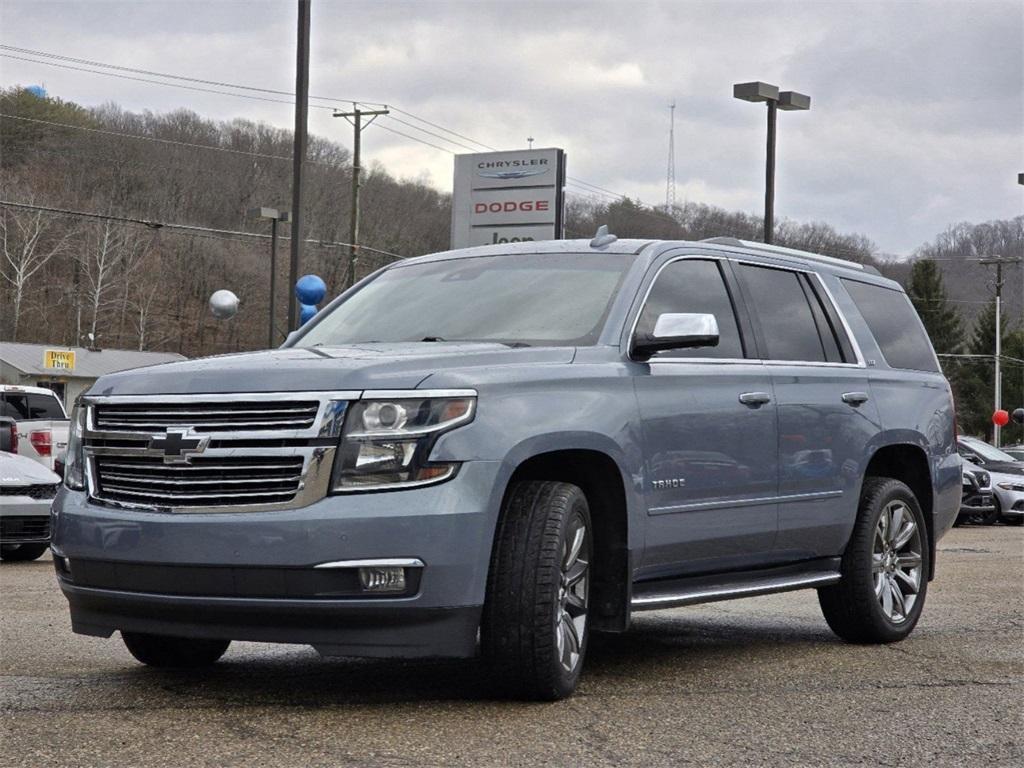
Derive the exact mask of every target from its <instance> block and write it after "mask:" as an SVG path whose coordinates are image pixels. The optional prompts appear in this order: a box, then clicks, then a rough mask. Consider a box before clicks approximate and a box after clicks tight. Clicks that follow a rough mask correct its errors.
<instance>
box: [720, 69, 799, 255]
mask: <svg viewBox="0 0 1024 768" xmlns="http://www.w3.org/2000/svg"><path fill="white" fill-rule="evenodd" d="M732 95H733V97H734V98H737V99H740V100H741V101H754V102H758V101H763V102H765V104H767V105H768V146H767V151H766V158H765V169H764V241H765V242H766V243H771V242H773V240H774V239H775V119H776V113H777V111H778V110H780V109H782V110H786V111H795V110H807V109H810V108H811V97H810V96H807V95H805V94H802V93H797V92H796V91H782V92H781V93H780V92H779V87H778V86H777V85H772V84H771V83H762V82H754V83H737V84H736V85H734V86H733V87H732Z"/></svg>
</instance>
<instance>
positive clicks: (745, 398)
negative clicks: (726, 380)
mask: <svg viewBox="0 0 1024 768" xmlns="http://www.w3.org/2000/svg"><path fill="white" fill-rule="evenodd" d="M771 400H772V396H771V395H769V394H768V393H767V392H744V393H743V394H742V395H740V402H741V403H743V404H744V405H751V406H754V407H757V406H759V405H764V404H765V403H770V402H771Z"/></svg>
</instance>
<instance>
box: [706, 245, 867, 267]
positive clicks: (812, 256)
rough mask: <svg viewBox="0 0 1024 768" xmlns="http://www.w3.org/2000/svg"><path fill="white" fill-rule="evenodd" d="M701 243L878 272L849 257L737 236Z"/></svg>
mask: <svg viewBox="0 0 1024 768" xmlns="http://www.w3.org/2000/svg"><path fill="white" fill-rule="evenodd" d="M701 242H702V243H714V244H715V245H732V246H737V247H743V248H749V249H750V250H752V251H764V252H765V253H774V254H777V255H779V256H789V257H791V258H794V259H806V260H808V261H821V262H824V263H826V264H835V265H837V266H840V267H849V268H850V269H860V270H865V271H871V272H874V273H875V274H878V270H876V269H875V268H874V267H870V266H869V265H865V264H860V263H858V262H856V261H850V260H849V259H837V258H836V257H835V256H823V255H822V254H820V253H811V252H810V251H800V250H797V249H796V248H784V247H782V246H781V245H770V244H768V243H756V242H754V241H752V240H740V239H739V238H738V237H707V238H704V239H703V240H701Z"/></svg>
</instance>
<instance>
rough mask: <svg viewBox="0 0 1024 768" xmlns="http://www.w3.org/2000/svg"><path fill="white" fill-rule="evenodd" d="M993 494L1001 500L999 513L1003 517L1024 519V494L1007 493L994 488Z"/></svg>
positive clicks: (1018, 492)
mask: <svg viewBox="0 0 1024 768" xmlns="http://www.w3.org/2000/svg"><path fill="white" fill-rule="evenodd" d="M992 491H993V493H994V494H995V495H996V498H998V499H999V512H1000V514H1002V516H1003V517H1024V492H1022V491H1007V490H1004V489H1002V488H999V487H998V486H993V489H992Z"/></svg>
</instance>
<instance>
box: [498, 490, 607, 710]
mask: <svg viewBox="0 0 1024 768" xmlns="http://www.w3.org/2000/svg"><path fill="white" fill-rule="evenodd" d="M592 551H593V534H592V528H591V522H590V510H589V507H588V505H587V499H586V496H585V495H584V494H583V491H582V490H580V489H579V488H578V487H577V486H575V485H571V484H569V483H561V482H554V481H524V482H519V483H516V484H515V485H513V486H512V488H510V490H509V493H508V496H507V500H506V502H505V506H504V509H503V510H502V517H501V523H500V525H499V529H498V533H497V537H496V541H495V544H494V553H493V556H492V558H491V571H490V575H489V577H488V585H487V602H486V605H485V606H484V616H483V622H482V641H483V651H484V656H485V658H486V659H487V661H488V663H489V665H490V667H491V669H492V671H493V672H494V673H495V675H496V677H497V678H498V681H499V682H500V684H501V685H502V686H503V687H504V688H505V689H506V690H508V691H509V692H510V693H512V694H514V695H518V696H522V697H525V698H530V699H541V700H546V701H551V700H555V699H561V698H564V697H566V696H568V695H570V694H571V693H572V692H573V691H574V690H575V689H576V685H577V683H578V682H579V677H580V671H581V669H582V667H583V660H584V657H585V656H586V652H587V639H588V633H589V627H588V622H587V611H588V608H589V600H590V559H591V552H592Z"/></svg>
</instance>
